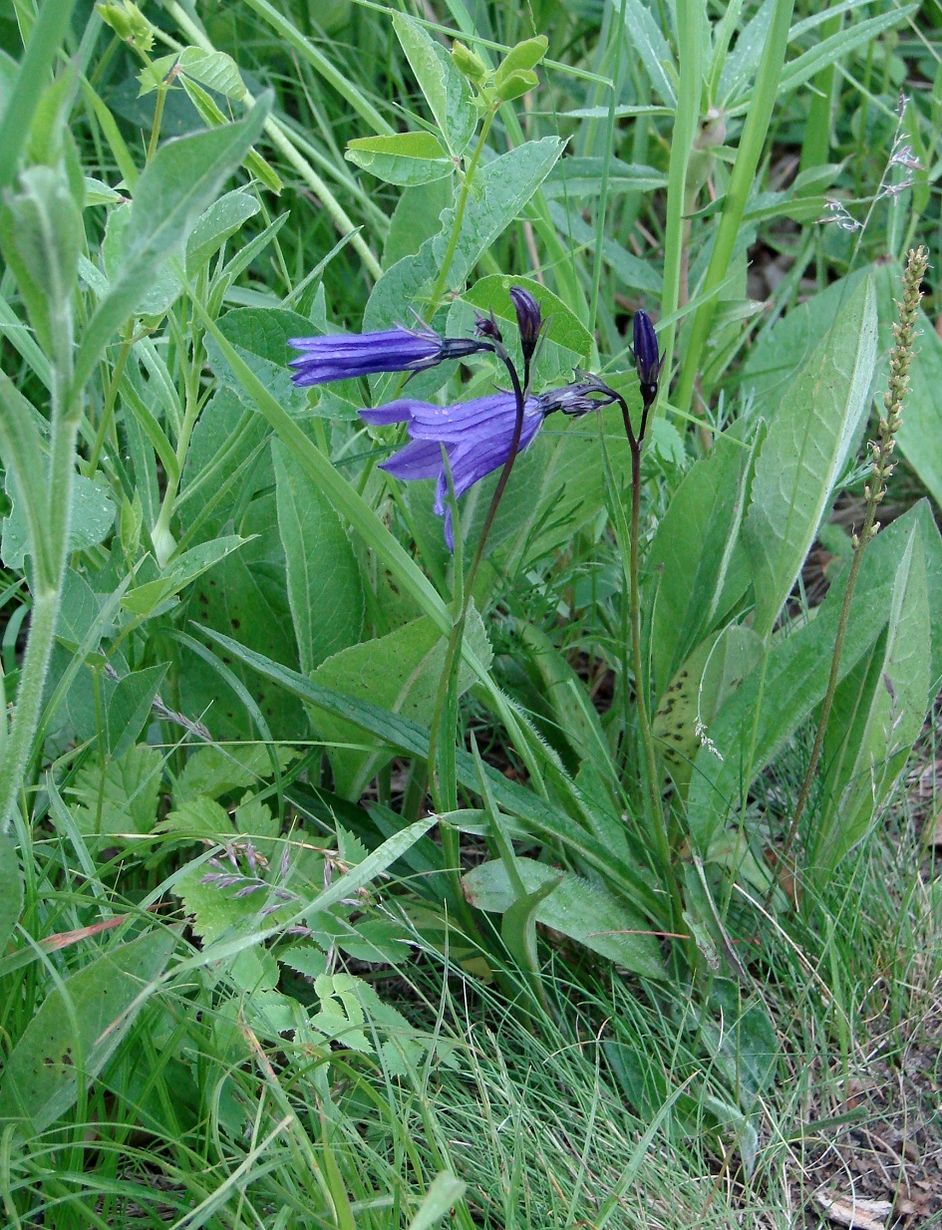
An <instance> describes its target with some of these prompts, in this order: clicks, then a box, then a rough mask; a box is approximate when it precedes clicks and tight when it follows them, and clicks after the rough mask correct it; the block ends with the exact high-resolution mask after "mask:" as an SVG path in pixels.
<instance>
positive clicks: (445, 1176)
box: [408, 1170, 467, 1230]
mask: <svg viewBox="0 0 942 1230" xmlns="http://www.w3.org/2000/svg"><path fill="white" fill-rule="evenodd" d="M466 1187H467V1184H466V1183H465V1182H463V1180H461V1179H457V1178H455V1176H454V1175H453V1174H449V1173H448V1171H447V1170H443V1171H442V1172H441V1173H440V1174H437V1175H436V1176H435V1178H434V1179H433V1180H432V1182H431V1184H430V1185H429V1189H428V1191H427V1192H426V1193H425V1195H424V1197H423V1198H422V1203H421V1204H420V1205H419V1207H418V1209H417V1210H416V1213H415V1216H414V1217H413V1218H412V1220H411V1221H410V1222H409V1227H408V1230H432V1227H433V1226H435V1225H437V1224H438V1223H439V1222H440V1221H441V1220H442V1218H443V1217H447V1216H448V1214H449V1213H450V1212H451V1210H452V1209H453V1207H454V1206H455V1205H456V1204H457V1203H458V1201H459V1200H460V1199H461V1197H462V1196H463V1195H464V1192H465V1188H466Z"/></svg>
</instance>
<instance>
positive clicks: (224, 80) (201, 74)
mask: <svg viewBox="0 0 942 1230" xmlns="http://www.w3.org/2000/svg"><path fill="white" fill-rule="evenodd" d="M171 72H173V73H174V77H189V78H190V79H191V80H193V81H198V82H199V83H200V85H205V86H206V88H207V89H209V90H215V92H216V93H217V94H223V95H225V97H226V98H231V99H234V100H235V101H236V102H241V100H242V99H243V98H244V97H245V82H244V81H243V80H242V74H241V73H240V72H239V67H238V65H237V64H236V62H235V60H233V58H232V56H229V55H226V53H225V52H224V51H204V50H203V49H202V47H184V48H183V50H182V51H180V52H173V53H172V54H171V55H168V56H161V57H160V59H158V60H152V61H151V63H150V64H148V65H147V67H146V68H145V69H143V70H142V71H141V72H140V73H138V75H137V79H138V81H139V82H140V83H141V89H140V93H139V94H138V98H141V97H142V96H143V95H145V94H150V93H151V92H152V91H153V90H156V89H157V88H158V86H160V85H162V84H163V83H164V81H165V80H166V78H167V76H168V75H169V74H170V73H171Z"/></svg>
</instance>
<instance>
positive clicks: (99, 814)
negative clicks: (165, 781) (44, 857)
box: [67, 744, 163, 847]
mask: <svg viewBox="0 0 942 1230" xmlns="http://www.w3.org/2000/svg"><path fill="white" fill-rule="evenodd" d="M162 775H163V762H162V760H161V756H160V753H159V752H158V751H157V749H156V748H155V747H147V746H145V745H143V744H141V745H138V746H136V747H131V748H128V750H127V751H126V752H124V753H122V754H121V755H120V756H107V757H105V758H104V759H100V758H99V757H97V756H96V757H93V758H92V759H91V760H88V761H86V763H85V764H83V765H82V767H81V768H80V769H79V771H78V772H77V773H76V775H75V777H74V778H73V780H72V782H71V784H70V785H69V788H68V791H67V794H68V797H69V802H70V805H71V808H72V813H73V815H74V817H75V822H76V824H77V825H78V828H79V831H80V832H81V833H82V834H84V835H85V836H86V837H89V838H94V837H98V838H102V839H104V838H112V839H113V838H115V837H117V836H120V835H121V834H125V833H128V834H132V835H134V834H138V835H140V834H147V833H150V832H151V830H152V829H153V827H154V821H155V819H156V816H157V799H158V797H159V794H160V782H161V777H162ZM92 844H93V845H95V846H96V847H100V846H101V845H102V844H104V842H103V841H102V842H93V843H92ZM111 844H114V843H113V841H112V843H111Z"/></svg>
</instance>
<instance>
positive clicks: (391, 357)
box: [288, 325, 489, 385]
mask: <svg viewBox="0 0 942 1230" xmlns="http://www.w3.org/2000/svg"><path fill="white" fill-rule="evenodd" d="M288 345H289V346H293V347H294V348H295V350H299V351H300V352H301V353H300V354H299V356H298V357H297V358H296V359H292V360H291V362H290V363H289V367H293V368H294V369H295V370H294V374H293V376H292V379H293V380H294V383H295V384H297V385H311V384H326V383H327V382H328V381H329V380H349V379H351V378H352V377H354V376H370V375H373V374H374V373H376V372H420V371H424V369H425V368H427V367H435V366H436V365H437V364H439V363H442V362H444V360H445V359H463V358H464V357H465V356H466V355H469V354H476V353H477V352H478V351H480V350H487V349H489V347H488V346H487V345H486V344H485V343H483V342H479V341H476V340H475V339H474V338H464V337H439V335H438V334H437V333H433V332H432V330H431V329H426V328H424V327H421V328H416V329H404V328H402V326H401V325H397V326H396V327H395V328H394V329H387V330H385V331H384V332H382V333H339V334H333V335H326V336H324V337H293V338H291V339H290V340H289V342H288Z"/></svg>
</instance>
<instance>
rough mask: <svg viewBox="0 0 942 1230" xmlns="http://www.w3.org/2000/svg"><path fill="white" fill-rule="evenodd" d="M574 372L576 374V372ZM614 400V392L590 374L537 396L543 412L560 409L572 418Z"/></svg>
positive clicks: (607, 404) (550, 412) (597, 408)
mask: <svg viewBox="0 0 942 1230" xmlns="http://www.w3.org/2000/svg"><path fill="white" fill-rule="evenodd" d="M576 374H577V375H578V372H577V373H576ZM614 400H615V394H614V393H613V392H612V390H611V389H610V388H609V387H608V385H605V384H602V382H601V381H600V380H596V379H595V378H594V377H592V376H590V377H588V378H587V379H585V380H579V381H577V382H576V383H575V384H567V385H566V386H565V388H562V389H553V390H552V391H551V392H549V393H542V394H541V395H540V396H539V397H538V398H537V401H538V402H539V403H540V409H541V410H542V411H543V413H544V414H552V413H553V411H554V410H561V411H562V412H563V414H567V415H569V416H570V417H572V418H578V417H579V415H581V414H588V413H589V412H590V411H591V410H600V409H601V408H602V406H609V405H611V403H612V402H613V401H614Z"/></svg>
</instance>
